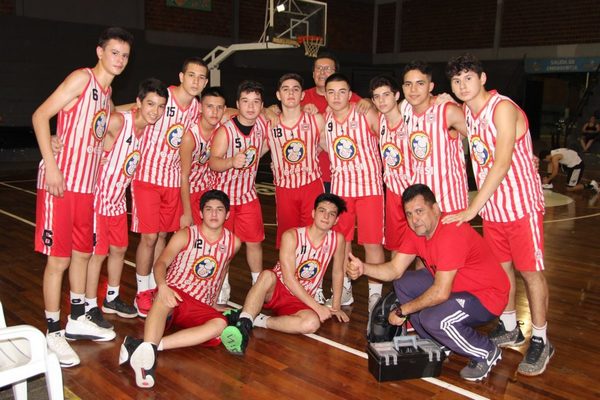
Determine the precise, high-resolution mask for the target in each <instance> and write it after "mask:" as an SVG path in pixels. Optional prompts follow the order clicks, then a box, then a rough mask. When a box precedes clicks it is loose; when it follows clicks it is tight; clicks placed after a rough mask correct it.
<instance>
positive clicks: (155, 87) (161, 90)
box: [137, 78, 169, 101]
mask: <svg viewBox="0 0 600 400" xmlns="http://www.w3.org/2000/svg"><path fill="white" fill-rule="evenodd" d="M148 93H156V94H157V95H159V96H160V97H164V98H165V99H167V100H169V89H167V85H165V84H164V83H163V82H162V81H161V80H158V79H156V78H148V79H145V80H143V81H141V82H140V85H139V87H138V94H137V98H138V99H140V101H142V100H144V99H145V98H146V96H147V95H148Z"/></svg>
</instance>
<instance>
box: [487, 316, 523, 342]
mask: <svg viewBox="0 0 600 400" xmlns="http://www.w3.org/2000/svg"><path fill="white" fill-rule="evenodd" d="M521 325H523V321H517V327H516V328H515V329H513V330H512V331H507V330H506V328H505V327H504V322H502V321H498V325H497V326H496V328H494V330H493V331H491V332H490V336H489V338H490V340H491V341H492V343H494V344H495V345H496V346H498V347H508V346H520V345H522V344H523V343H525V336H524V335H523V332H522V331H521Z"/></svg>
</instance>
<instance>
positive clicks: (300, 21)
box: [262, 0, 327, 45]
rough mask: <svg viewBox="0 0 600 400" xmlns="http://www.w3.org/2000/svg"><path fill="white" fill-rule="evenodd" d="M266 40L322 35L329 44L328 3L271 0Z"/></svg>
mask: <svg viewBox="0 0 600 400" xmlns="http://www.w3.org/2000/svg"><path fill="white" fill-rule="evenodd" d="M267 11H268V12H267V18H266V19H267V21H266V23H265V36H264V37H263V38H262V40H264V41H268V42H275V43H278V42H279V43H281V42H285V41H286V40H290V41H297V38H298V36H321V37H322V38H323V45H325V44H327V3H326V2H323V1H315V0H269V7H268V10H267Z"/></svg>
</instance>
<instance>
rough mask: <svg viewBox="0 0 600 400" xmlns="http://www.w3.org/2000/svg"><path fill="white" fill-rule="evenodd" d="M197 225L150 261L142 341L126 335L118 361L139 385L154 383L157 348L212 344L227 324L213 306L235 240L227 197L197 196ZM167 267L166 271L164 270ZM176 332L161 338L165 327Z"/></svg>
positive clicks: (212, 193)
mask: <svg viewBox="0 0 600 400" xmlns="http://www.w3.org/2000/svg"><path fill="white" fill-rule="evenodd" d="M200 209H201V211H202V225H193V226H189V227H187V228H184V229H182V230H180V231H179V232H177V233H176V234H175V235H173V237H172V238H171V240H170V241H169V244H168V245H167V247H165V249H164V250H163V252H162V254H161V255H160V257H159V258H158V260H156V263H155V264H154V278H155V279H156V283H157V289H158V291H157V293H156V298H155V301H154V302H153V303H152V308H151V309H150V312H149V313H148V317H147V318H146V325H145V326H144V340H143V341H142V340H141V339H136V338H133V337H125V340H124V341H123V344H122V345H121V353H120V354H119V364H123V363H125V362H127V361H129V364H130V365H131V368H132V369H133V371H134V372H135V382H136V384H137V385H138V386H139V387H142V388H150V387H152V386H154V381H155V375H154V373H155V368H156V355H157V354H156V353H157V351H161V350H167V349H175V348H178V347H187V346H195V345H198V344H202V343H204V344H205V345H206V346H216V345H218V344H219V343H220V340H219V335H220V334H221V332H222V331H223V329H224V328H225V327H226V326H227V323H226V318H225V317H224V316H223V314H221V313H220V312H218V311H217V310H215V309H214V308H213V305H214V304H215V301H216V299H217V295H218V294H219V291H220V290H221V285H222V284H223V279H224V278H225V274H226V273H227V270H228V268H229V262H230V261H231V259H232V258H233V256H234V255H235V253H236V252H237V251H238V250H239V248H240V245H241V243H240V240H239V239H238V238H237V237H235V236H234V235H233V233H231V231H229V230H227V229H225V228H224V227H223V224H224V223H225V220H226V219H227V218H228V217H229V198H228V197H227V195H226V194H225V193H223V192H221V191H220V190H209V191H208V192H206V193H205V194H204V195H203V196H202V198H201V199H200ZM167 266H168V271H167ZM171 325H176V326H178V327H179V328H182V329H181V330H180V331H177V332H175V333H172V334H170V335H167V336H163V334H164V331H165V328H168V327H169V326H171Z"/></svg>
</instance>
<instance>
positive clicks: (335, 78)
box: [325, 72, 352, 88]
mask: <svg viewBox="0 0 600 400" xmlns="http://www.w3.org/2000/svg"><path fill="white" fill-rule="evenodd" d="M329 82H346V83H347V84H348V87H349V88H352V85H350V79H348V77H347V76H346V75H344V74H342V73H341V72H336V73H335V74H331V75H329V78H327V80H326V81H325V86H327V84H328V83H329Z"/></svg>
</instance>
